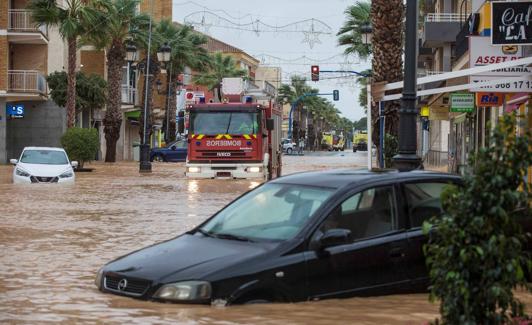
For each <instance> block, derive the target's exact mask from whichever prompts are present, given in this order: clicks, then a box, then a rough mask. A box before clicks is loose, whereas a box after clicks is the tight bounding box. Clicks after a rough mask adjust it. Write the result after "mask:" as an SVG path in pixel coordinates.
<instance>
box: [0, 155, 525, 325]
mask: <svg viewBox="0 0 532 325" xmlns="http://www.w3.org/2000/svg"><path fill="white" fill-rule="evenodd" d="M364 163H365V157H364V155H363V153H355V154H354V153H350V152H346V153H345V154H339V153H327V154H321V155H318V156H305V157H285V164H286V168H285V174H286V173H292V172H296V171H299V170H310V169H323V168H335V167H347V166H354V165H359V166H363V165H364ZM91 167H94V168H95V171H94V172H92V173H78V174H77V175H76V176H77V179H76V183H75V185H72V186H58V185H57V184H55V185H33V186H32V185H27V186H22V185H17V186H15V185H13V184H11V172H12V167H11V166H0V323H2V324H6V323H7V324H43V323H65V324H74V323H76V324H77V323H84V324H104V323H105V324H176V323H178V324H223V325H226V324H422V323H424V322H425V321H428V320H432V319H434V318H435V317H436V316H437V309H438V307H437V305H434V304H431V303H429V302H428V300H427V295H426V294H418V295H397V296H386V297H374V298H353V299H344V300H326V301H320V302H305V303H296V304H271V305H252V306H234V307H211V306H190V305H176V304H162V303H153V302H147V301H139V300H134V299H131V298H125V297H119V296H115V295H110V294H103V293H101V292H99V291H98V290H97V289H96V287H95V286H94V276H95V273H96V271H97V270H98V268H99V267H100V266H102V265H103V264H104V263H106V262H108V261H110V260H112V259H114V258H116V257H118V256H121V255H123V254H126V253H128V252H131V251H132V250H136V249H139V248H141V247H144V246H147V245H150V244H153V243H156V242H159V241H163V240H166V239H169V238H172V237H175V236H176V235H178V234H181V233H183V232H184V231H186V230H188V229H190V228H191V227H193V226H194V225H196V224H198V223H200V222H201V221H202V220H204V219H205V218H207V217H208V216H209V215H211V214H212V213H214V212H215V211H217V210H218V209H220V208H221V207H223V206H224V205H225V204H226V203H227V202H229V201H230V200H232V199H233V198H235V197H236V196H238V195H240V194H241V193H242V192H244V191H246V190H248V189H251V188H253V187H255V186H257V185H258V184H259V183H258V182H256V181H250V180H239V181H226V180H186V179H185V178H184V177H183V172H184V166H183V164H164V163H161V164H154V166H153V173H152V174H150V175H139V173H138V165H137V164H135V163H118V164H114V165H110V164H101V163H100V164H93V165H91ZM520 296H521V297H522V298H523V299H524V300H525V302H527V303H528V305H529V306H530V305H532V296H531V295H526V294H520Z"/></svg>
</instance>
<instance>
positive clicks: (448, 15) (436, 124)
mask: <svg viewBox="0 0 532 325" xmlns="http://www.w3.org/2000/svg"><path fill="white" fill-rule="evenodd" d="M492 6H494V4H493V2H492V1H485V0H467V1H466V0H463V1H457V0H428V1H425V7H424V9H425V13H424V21H423V25H422V28H421V39H420V48H419V58H418V62H419V66H418V72H419V74H420V75H431V74H438V73H442V72H449V71H458V70H463V69H467V68H472V67H475V66H479V65H486V64H490V63H494V62H501V61H511V60H515V59H518V58H521V57H528V56H530V55H531V54H532V46H530V45H529V44H532V33H529V34H527V35H526V37H528V38H529V39H528V40H521V41H520V42H521V44H515V43H512V42H513V41H512V40H511V38H510V40H509V41H507V43H504V44H494V43H493V39H492V36H493V38H496V37H495V34H497V33H499V34H500V28H497V27H496V26H492V23H494V24H497V23H500V24H504V23H502V22H497V21H496V18H495V17H497V15H498V17H502V13H503V11H504V10H505V8H506V7H512V8H511V10H512V12H515V13H516V14H517V13H518V12H523V15H525V14H526V13H527V12H530V10H531V8H532V2H530V1H507V2H497V7H493V8H492ZM492 14H493V15H494V16H493V17H492ZM499 19H500V18H499ZM516 24H519V23H518V22H516ZM517 27H518V26H514V28H516V29H518V28H517ZM499 37H500V36H497V38H499ZM486 58H487V59H486ZM485 60H487V62H484V61H485ZM492 61H493V62H492ZM530 70H531V69H530V68H526V67H521V68H517V69H503V70H502V71H493V72H488V73H485V74H483V75H481V76H478V75H475V76H466V77H462V78H455V79H450V80H447V81H445V82H437V83H433V84H428V85H425V87H426V88H438V87H444V86H454V85H463V84H467V83H469V82H477V81H486V80H498V79H504V78H507V77H523V76H524V75H525V74H530V73H531V71H530ZM531 89H532V88H531V87H530V85H528V86H527V83H526V82H525V83H523V82H521V83H506V84H501V85H494V86H493V87H485V88H482V89H470V90H463V91H460V93H462V94H468V95H469V96H470V98H473V97H474V98H475V100H474V104H473V105H472V107H471V108H470V109H468V110H467V111H457V110H456V109H454V108H453V107H452V105H451V100H450V98H451V96H453V94H450V93H441V94H437V95H433V96H428V97H425V98H422V99H421V105H422V106H427V107H428V108H429V112H430V113H429V117H428V120H429V121H428V123H423V124H424V125H422V123H420V129H423V128H424V127H425V128H426V126H428V132H425V133H428V139H420V143H423V142H424V146H423V150H422V151H423V152H422V153H423V154H424V158H425V163H426V164H427V163H428V164H429V165H432V166H434V165H436V166H445V165H447V166H448V170H449V171H450V172H464V171H465V170H466V169H467V162H468V158H469V154H470V153H471V152H476V151H478V150H479V149H480V148H482V147H484V146H488V145H489V137H490V130H491V129H490V127H489V125H491V127H493V126H494V125H495V124H496V123H497V121H498V119H499V117H500V116H502V115H503V114H506V113H508V112H510V111H518V112H519V113H520V115H522V116H523V117H522V118H521V120H520V121H519V127H518V130H516V131H517V132H519V133H523V132H525V130H529V129H530V128H531V127H532V114H531V110H532V107H531ZM423 140H428V141H423ZM529 174H532V171H531V172H529ZM528 177H529V180H530V181H532V175H529V176H528Z"/></svg>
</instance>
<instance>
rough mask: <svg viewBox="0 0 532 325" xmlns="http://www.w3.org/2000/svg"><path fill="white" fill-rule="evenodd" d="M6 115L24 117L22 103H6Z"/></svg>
mask: <svg viewBox="0 0 532 325" xmlns="http://www.w3.org/2000/svg"><path fill="white" fill-rule="evenodd" d="M6 115H7V116H12V117H24V105H23V104H7V105H6Z"/></svg>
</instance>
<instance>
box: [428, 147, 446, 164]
mask: <svg viewBox="0 0 532 325" xmlns="http://www.w3.org/2000/svg"><path fill="white" fill-rule="evenodd" d="M448 162H449V154H448V152H447V151H437V150H429V151H428V152H427V155H426V156H425V157H424V163H425V164H426V165H430V166H435V167H442V166H447V164H448Z"/></svg>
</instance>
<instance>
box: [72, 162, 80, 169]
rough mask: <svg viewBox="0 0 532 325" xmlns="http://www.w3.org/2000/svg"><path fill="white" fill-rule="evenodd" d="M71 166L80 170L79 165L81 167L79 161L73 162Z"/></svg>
mask: <svg viewBox="0 0 532 325" xmlns="http://www.w3.org/2000/svg"><path fill="white" fill-rule="evenodd" d="M70 165H71V166H72V167H74V168H78V165H79V164H78V162H77V161H71V162H70Z"/></svg>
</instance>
